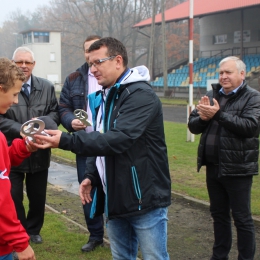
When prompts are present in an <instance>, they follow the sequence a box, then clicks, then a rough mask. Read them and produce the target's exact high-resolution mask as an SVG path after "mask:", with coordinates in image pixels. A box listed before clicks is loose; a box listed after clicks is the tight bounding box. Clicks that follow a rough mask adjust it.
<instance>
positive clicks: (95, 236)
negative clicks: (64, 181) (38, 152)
mask: <svg viewBox="0 0 260 260" xmlns="http://www.w3.org/2000/svg"><path fill="white" fill-rule="evenodd" d="M86 159H87V157H85V156H80V155H76V162H77V173H78V181H79V183H81V182H82V181H83V179H84V175H85V169H86ZM91 195H92V196H93V194H91ZM91 205H92V203H86V204H85V205H83V210H84V215H85V220H86V224H87V227H88V231H89V233H90V236H89V240H102V239H103V236H104V220H103V216H102V215H101V216H97V217H95V218H93V219H91V218H89V215H90V209H91Z"/></svg>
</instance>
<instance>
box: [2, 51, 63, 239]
mask: <svg viewBox="0 0 260 260" xmlns="http://www.w3.org/2000/svg"><path fill="white" fill-rule="evenodd" d="M13 62H14V63H15V64H16V65H18V66H19V67H20V68H21V69H22V70H23V72H24V74H25V77H26V79H25V82H24V85H23V87H22V90H21V92H20V93H19V97H18V104H14V105H13V106H12V107H11V108H10V109H9V110H8V111H7V113H6V114H4V115H0V117H1V118H0V120H1V124H0V130H1V131H2V132H3V133H4V134H5V136H6V138H7V140H8V142H9V144H11V143H12V141H13V140H14V139H15V138H22V137H21V135H20V129H21V125H22V124H23V123H25V122H26V121H28V120H31V119H33V118H36V117H41V116H47V117H48V119H47V120H48V121H49V122H51V123H52V124H53V125H54V127H55V126H57V125H58V124H59V114H58V102H57V99H56V96H55V90H54V86H53V85H52V83H51V82H49V81H48V80H46V79H42V78H39V77H35V76H34V75H32V71H33V68H34V66H35V59H34V54H33V52H32V51H31V50H30V49H29V48H27V47H19V48H17V49H16V50H15V51H14V54H13ZM53 121H54V122H53ZM50 156H51V150H50V149H46V150H41V149H39V150H38V151H37V152H35V153H32V155H31V156H30V157H29V158H27V159H25V160H24V161H23V163H22V164H21V165H20V166H17V167H12V169H11V172H10V181H11V184H12V189H11V194H12V198H13V200H14V203H15V207H16V211H17V215H18V219H19V220H20V221H21V223H22V225H23V226H24V228H25V229H26V231H27V233H28V235H29V236H30V240H31V242H33V243H42V237H41V236H40V231H41V228H42V226H43V222H44V211H45V200H46V188H47V178H48V168H49V166H50ZM24 180H25V185H26V191H27V196H28V199H29V211H28V214H27V216H26V213H25V209H24V206H23V184H24Z"/></svg>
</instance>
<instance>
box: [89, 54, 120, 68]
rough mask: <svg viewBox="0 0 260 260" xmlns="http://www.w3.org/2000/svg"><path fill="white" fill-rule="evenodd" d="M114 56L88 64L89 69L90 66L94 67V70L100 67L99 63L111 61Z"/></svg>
mask: <svg viewBox="0 0 260 260" xmlns="http://www.w3.org/2000/svg"><path fill="white" fill-rule="evenodd" d="M115 57H116V56H111V57H107V58H104V59H99V60H95V61H94V62H91V63H89V67H90V68H91V67H92V66H94V67H95V68H97V67H99V66H100V65H101V63H103V62H104V61H106V60H111V59H113V58H115Z"/></svg>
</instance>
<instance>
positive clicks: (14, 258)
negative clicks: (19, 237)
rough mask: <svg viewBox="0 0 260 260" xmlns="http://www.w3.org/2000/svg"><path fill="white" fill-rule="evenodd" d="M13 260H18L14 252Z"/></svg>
mask: <svg viewBox="0 0 260 260" xmlns="http://www.w3.org/2000/svg"><path fill="white" fill-rule="evenodd" d="M13 260H19V258H18V255H17V253H16V252H13Z"/></svg>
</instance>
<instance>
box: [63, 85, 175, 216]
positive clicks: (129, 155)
mask: <svg viewBox="0 0 260 260" xmlns="http://www.w3.org/2000/svg"><path fill="white" fill-rule="evenodd" d="M105 111H106V112H105V117H104V122H106V123H105V126H104V131H105V133H104V134H102V133H100V132H96V131H94V132H91V133H88V134H86V132H85V131H78V132H77V133H73V134H71V135H70V134H65V133H63V134H62V136H61V140H60V144H59V147H60V148H61V149H66V150H71V151H72V152H74V153H76V154H82V155H86V156H96V155H100V156H105V161H106V180H107V196H106V205H105V209H106V210H105V211H106V215H107V216H108V218H110V219H111V218H117V217H127V216H133V215H138V214H139V215H141V214H144V213H145V212H148V211H150V210H152V209H155V208H158V207H167V206H169V205H170V203H171V180H170V174H169V168H168V157H167V148H166V144H165V137H164V127H163V114H162V106H161V102H160V100H159V98H158V97H157V96H156V94H155V93H154V91H153V90H152V89H151V87H150V86H149V85H148V84H146V83H144V82H138V83H132V84H129V85H127V86H124V85H121V86H120V88H118V89H117V88H115V87H112V88H111V90H110V92H109V94H108V96H107V99H106V103H105ZM101 151H102V152H101ZM92 166H93V165H92ZM87 171H88V172H89V175H88V177H90V178H91V179H92V181H93V184H94V185H96V184H98V183H97V182H98V181H97V180H98V179H99V176H98V173H97V171H96V175H95V166H93V169H91V168H88V167H87Z"/></svg>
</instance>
